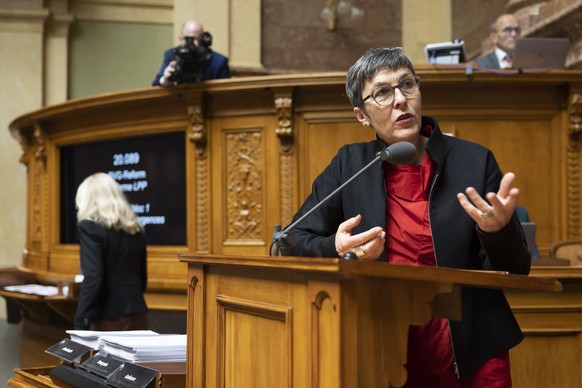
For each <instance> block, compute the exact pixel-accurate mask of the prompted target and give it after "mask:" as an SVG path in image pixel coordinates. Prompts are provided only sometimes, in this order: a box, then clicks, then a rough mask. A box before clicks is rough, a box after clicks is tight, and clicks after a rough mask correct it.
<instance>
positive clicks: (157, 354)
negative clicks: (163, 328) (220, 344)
mask: <svg viewBox="0 0 582 388" xmlns="http://www.w3.org/2000/svg"><path fill="white" fill-rule="evenodd" d="M100 341H101V342H102V343H103V345H102V349H103V351H104V352H107V353H109V354H111V355H113V356H117V357H120V358H123V359H125V360H128V361H131V362H185V361H186V335H185V334H159V335H156V336H145V337H129V336H123V337H119V336H102V337H101V338H100Z"/></svg>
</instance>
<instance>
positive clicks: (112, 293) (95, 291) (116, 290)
mask: <svg viewBox="0 0 582 388" xmlns="http://www.w3.org/2000/svg"><path fill="white" fill-rule="evenodd" d="M79 243H80V246H81V271H82V273H83V275H84V279H83V284H82V285H81V293H80V295H79V303H78V305H77V312H76V315H75V328H76V329H83V330H86V329H88V328H89V325H90V323H91V322H93V321H95V320H96V319H113V318H118V317H120V316H124V315H128V314H136V313H144V312H146V311H147V305H146V303H145V299H144V296H143V293H144V291H145V289H146V285H147V253H146V243H145V236H144V234H143V233H138V234H135V235H130V234H127V233H125V232H124V231H121V230H115V229H107V228H106V227H104V226H103V225H100V224H97V223H95V222H93V221H88V220H85V221H81V222H80V223H79Z"/></svg>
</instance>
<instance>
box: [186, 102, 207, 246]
mask: <svg viewBox="0 0 582 388" xmlns="http://www.w3.org/2000/svg"><path fill="white" fill-rule="evenodd" d="M187 112H188V118H189V120H190V130H189V135H188V138H189V139H190V141H191V142H192V143H194V147H195V149H196V212H195V214H196V232H197V233H196V251H198V252H210V250H211V249H210V233H209V231H210V230H211V226H210V211H209V210H210V196H209V195H208V193H209V180H210V172H209V171H210V165H209V161H208V154H207V147H206V146H207V142H208V134H207V130H206V125H205V124H204V123H205V117H204V114H203V112H204V110H203V107H202V100H201V96H200V95H197V96H195V97H194V98H193V99H192V101H190V102H189V104H188V107H187Z"/></svg>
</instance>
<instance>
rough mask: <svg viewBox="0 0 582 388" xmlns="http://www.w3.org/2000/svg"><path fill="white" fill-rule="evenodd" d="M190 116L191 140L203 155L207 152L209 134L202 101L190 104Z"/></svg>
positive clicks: (199, 153)
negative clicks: (205, 123)
mask: <svg viewBox="0 0 582 388" xmlns="http://www.w3.org/2000/svg"><path fill="white" fill-rule="evenodd" d="M188 117H189V119H190V135H189V137H190V140H191V141H192V142H193V143H194V144H195V145H196V153H197V154H198V155H202V154H204V153H205V152H206V142H207V139H208V135H207V133H206V126H205V125H204V115H203V114H202V104H201V103H200V102H197V103H194V104H190V105H188Z"/></svg>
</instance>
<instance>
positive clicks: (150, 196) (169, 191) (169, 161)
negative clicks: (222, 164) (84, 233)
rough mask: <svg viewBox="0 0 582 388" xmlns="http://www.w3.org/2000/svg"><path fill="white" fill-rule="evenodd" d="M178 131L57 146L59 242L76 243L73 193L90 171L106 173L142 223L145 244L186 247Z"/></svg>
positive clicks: (182, 145) (183, 169)
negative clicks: (123, 194) (116, 183)
mask: <svg viewBox="0 0 582 388" xmlns="http://www.w3.org/2000/svg"><path fill="white" fill-rule="evenodd" d="M185 144H186V143H185V135H184V133H183V132H174V133H165V134H156V135H145V136H135V137H127V138H123V139H115V140H107V141H101V142H94V143H84V144H74V145H67V146H63V147H61V148H60V172H61V174H60V193H61V196H60V209H61V214H60V242H61V243H62V244H77V243H78V233H77V212H76V208H75V195H76V193H77V188H78V187H79V185H80V184H81V182H82V181H83V180H84V179H85V178H86V177H87V176H89V175H91V174H93V173H95V172H104V173H107V174H109V175H110V176H112V177H113V178H114V179H115V180H116V181H117V182H118V183H119V185H120V186H121V189H122V190H123V192H124V193H125V194H126V196H127V198H128V200H129V202H130V203H131V205H132V208H133V210H134V212H135V213H136V214H137V216H138V218H139V220H140V222H141V223H142V225H144V226H145V230H146V240H147V244H148V245H186V233H187V232H186V149H185V147H186V145H185Z"/></svg>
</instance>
